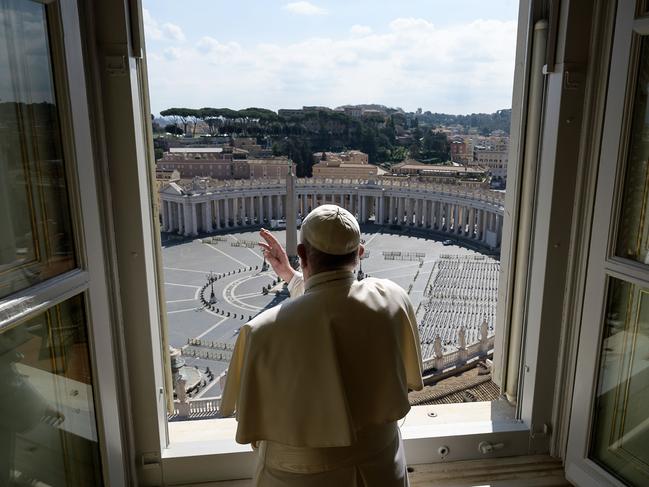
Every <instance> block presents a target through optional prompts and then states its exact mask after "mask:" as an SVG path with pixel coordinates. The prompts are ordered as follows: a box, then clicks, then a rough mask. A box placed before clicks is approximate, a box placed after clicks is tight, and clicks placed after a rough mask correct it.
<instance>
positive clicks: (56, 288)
mask: <svg viewBox="0 0 649 487" xmlns="http://www.w3.org/2000/svg"><path fill="white" fill-rule="evenodd" d="M34 1H36V2H37V3H40V4H42V5H44V7H45V12H46V19H47V29H48V35H49V37H48V42H49V48H50V55H51V66H52V76H53V82H54V92H55V96H56V105H57V113H58V116H59V124H60V135H61V144H62V156H63V158H64V171H65V178H66V185H67V193H68V200H69V205H70V218H71V223H72V235H73V239H74V249H75V257H76V260H77V264H76V266H75V268H74V269H72V270H69V271H67V272H64V273H62V274H59V275H57V276H54V277H52V278H49V279H47V280H45V281H43V282H41V283H38V284H36V285H33V286H30V287H27V288H25V289H23V290H21V291H19V292H16V293H14V294H11V295H9V296H6V297H5V298H2V299H0V313H1V314H0V330H8V329H10V328H13V327H15V326H18V325H19V324H21V323H23V322H25V321H27V320H29V319H31V318H33V317H35V316H38V315H40V314H42V313H44V312H46V311H47V310H49V309H51V308H53V307H54V306H56V305H58V304H61V303H63V302H64V301H66V300H68V299H71V298H73V297H75V296H79V295H82V297H83V300H84V316H85V321H86V331H87V334H88V354H89V363H90V367H91V373H92V380H93V383H92V391H93V399H94V401H93V406H94V416H95V420H96V427H97V436H98V448H99V452H100V456H101V464H102V477H103V481H104V483H105V485H124V484H125V483H126V478H127V476H128V473H129V468H128V466H127V462H126V460H125V459H126V453H125V450H124V448H123V434H124V425H123V424H122V422H121V420H120V415H119V413H120V407H119V400H118V398H119V393H118V386H117V383H118V381H117V376H116V370H117V365H116V360H115V356H116V353H115V349H114V334H113V330H112V329H111V327H110V326H105V325H106V323H110V322H111V320H112V309H111V305H110V298H109V296H110V294H109V288H108V280H107V279H106V259H105V247H104V243H103V235H104V232H103V228H102V218H101V214H100V211H99V209H100V205H99V200H98V198H97V179H96V172H95V158H94V154H93V148H92V144H91V139H90V135H89V134H90V119H89V110H88V104H87V98H86V91H85V76H86V75H85V71H84V63H83V56H82V53H81V50H82V45H81V41H82V37H81V32H80V23H79V16H78V13H79V9H78V6H77V2H76V0H34Z"/></svg>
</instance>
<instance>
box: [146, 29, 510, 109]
mask: <svg viewBox="0 0 649 487" xmlns="http://www.w3.org/2000/svg"><path fill="white" fill-rule="evenodd" d="M356 30H357V32H356V33H350V34H349V35H348V36H346V37H343V38H336V39H331V38H308V39H305V40H303V41H301V42H296V43H291V44H281V45H280V44H272V43H266V44H258V45H255V46H250V47H248V46H242V45H240V44H238V43H236V42H227V41H224V40H221V41H219V40H217V39H214V38H212V37H203V38H201V39H200V41H198V42H197V43H196V45H194V46H189V45H182V46H178V47H177V48H175V49H176V50H175V51H169V52H166V51H163V52H162V54H160V53H156V52H155V51H154V52H150V53H149V59H150V60H151V62H150V64H149V73H150V78H151V79H150V86H151V98H152V104H153V108H154V109H156V110H161V109H164V108H167V107H169V106H178V105H180V106H195V107H200V106H227V107H232V108H242V107H247V106H261V107H267V108H272V109H277V108H281V107H298V106H302V105H327V106H331V107H333V106H338V105H343V104H346V103H383V104H385V105H389V106H401V107H403V108H405V109H409V110H414V109H416V108H417V107H420V106H421V107H423V108H424V109H425V110H431V111H440V112H447V113H471V112H480V111H483V112H492V111H495V110H497V109H500V108H506V107H509V106H510V105H511V89H512V81H513V73H514V53H515V40H516V24H515V22H514V21H507V22H505V21H495V20H476V21H474V22H469V23H464V24H456V25H452V26H445V27H443V28H437V27H435V26H434V25H433V24H431V23H430V22H427V21H426V20H423V19H406V18H403V19H395V20H394V21H393V22H391V23H390V24H389V26H388V28H387V29H385V30H384V31H382V32H371V31H366V30H363V34H362V35H361V34H360V30H359V29H356ZM172 59H173V60H172Z"/></svg>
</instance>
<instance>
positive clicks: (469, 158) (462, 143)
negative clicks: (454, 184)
mask: <svg viewBox="0 0 649 487" xmlns="http://www.w3.org/2000/svg"><path fill="white" fill-rule="evenodd" d="M451 161H452V162H456V163H458V164H462V165H470V164H472V163H473V141H472V140H471V138H470V137H458V136H456V137H453V139H452V140H451Z"/></svg>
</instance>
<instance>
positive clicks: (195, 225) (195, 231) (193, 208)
mask: <svg viewBox="0 0 649 487" xmlns="http://www.w3.org/2000/svg"><path fill="white" fill-rule="evenodd" d="M196 206H197V205H196V203H191V206H190V211H191V212H192V220H191V222H192V235H198V222H197V221H196V211H197V210H198V208H196Z"/></svg>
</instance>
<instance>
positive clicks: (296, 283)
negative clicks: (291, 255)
mask: <svg viewBox="0 0 649 487" xmlns="http://www.w3.org/2000/svg"><path fill="white" fill-rule="evenodd" d="M288 292H289V293H290V294H291V297H292V298H297V297H298V296H302V295H303V294H304V277H303V276H302V273H301V272H296V273H295V275H294V276H293V278H292V279H291V281H290V282H289V283H288Z"/></svg>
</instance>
